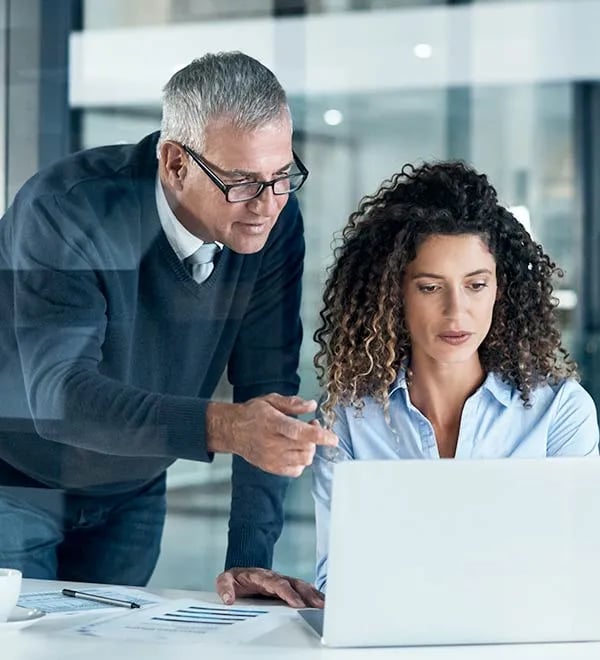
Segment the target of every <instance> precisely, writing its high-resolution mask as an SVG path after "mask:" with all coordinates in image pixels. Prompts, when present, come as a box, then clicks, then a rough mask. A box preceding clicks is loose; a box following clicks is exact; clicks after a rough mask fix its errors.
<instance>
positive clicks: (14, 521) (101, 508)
mask: <svg viewBox="0 0 600 660" xmlns="http://www.w3.org/2000/svg"><path fill="white" fill-rule="evenodd" d="M165 511H166V502H165V475H162V476H160V477H158V478H157V479H155V480H154V481H152V482H151V483H149V484H147V485H146V486H144V487H142V488H140V489H138V490H137V491H134V492H128V493H122V494H119V495H102V496H87V495H86V496H83V495H74V494H71V493H66V492H64V491H60V490H52V489H49V488H48V489H46V488H24V487H2V486H0V566H3V567H10V568H18V569H19V570H21V571H22V572H23V576H24V577H28V578H41V579H48V580H72V581H76V582H101V583H105V584H127V585H136V586H144V585H146V584H147V583H148V580H149V579H150V576H151V575H152V571H153V570H154V567H155V565H156V562H157V560H158V555H159V553H160V542H161V537H162V530H163V526H164V521H165Z"/></svg>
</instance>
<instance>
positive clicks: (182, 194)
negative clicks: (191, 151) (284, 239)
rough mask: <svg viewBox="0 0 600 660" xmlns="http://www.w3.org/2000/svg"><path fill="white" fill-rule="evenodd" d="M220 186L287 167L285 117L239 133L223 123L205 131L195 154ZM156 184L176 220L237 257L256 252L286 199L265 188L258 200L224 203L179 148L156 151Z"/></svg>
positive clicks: (260, 178)
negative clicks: (159, 183)
mask: <svg viewBox="0 0 600 660" xmlns="http://www.w3.org/2000/svg"><path fill="white" fill-rule="evenodd" d="M200 155H201V156H202V158H203V159H204V161H205V162H206V163H207V164H208V165H210V167H211V169H212V170H213V171H214V172H215V174H216V175H217V176H218V177H219V178H220V179H221V180H222V181H223V183H226V184H235V183H248V182H252V181H271V180H272V179H275V178H277V177H279V176H284V175H285V174H287V173H288V172H289V171H290V170H291V168H292V165H293V155H292V130H291V125H290V121H289V119H288V118H287V117H285V115H284V116H282V118H281V119H279V120H277V121H273V122H271V123H268V124H265V125H263V126H261V127H259V128H257V129H254V130H250V131H241V130H238V129H235V128H233V127H232V126H231V124H230V123H229V122H212V123H210V124H209V125H208V126H207V127H206V131H205V146H204V149H203V151H202V153H201V154H200ZM161 180H162V182H163V187H164V188H165V193H166V194H167V199H168V200H169V203H170V205H171V208H172V209H173V211H174V213H175V215H176V216H177V218H178V220H179V221H180V222H181V223H182V224H183V226H184V227H185V228H186V229H187V230H188V231H190V232H191V233H192V234H194V235H196V236H198V237H199V238H201V239H202V240H204V241H218V242H220V243H223V244H225V245H226V246H227V247H228V248H230V249H232V250H234V251H235V252H238V253H240V254H252V253H254V252H258V251H259V250H261V249H262V247H263V246H264V244H265V243H266V241H267V238H268V237H269V233H270V231H271V229H272V228H273V226H274V225H275V222H276V221H277V218H278V216H279V214H280V212H281V210H282V209H283V207H284V206H285V204H286V202H287V200H288V195H274V194H273V190H272V188H270V187H268V188H265V189H264V190H263V191H262V193H261V195H260V196H259V197H256V198H254V199H251V200H248V201H246V202H236V203H233V204H232V203H230V202H228V201H227V200H226V199H225V195H224V194H223V192H222V191H221V190H220V189H219V188H218V187H217V186H216V185H215V183H214V182H213V181H211V179H210V178H209V177H208V176H207V174H206V173H205V172H204V171H203V170H202V169H201V168H200V167H199V166H198V165H197V164H196V163H195V162H194V161H193V159H192V158H191V157H190V156H188V155H187V154H186V153H185V151H184V150H183V149H182V148H181V146H180V145H178V144H175V143H165V144H164V145H163V147H162V149H161Z"/></svg>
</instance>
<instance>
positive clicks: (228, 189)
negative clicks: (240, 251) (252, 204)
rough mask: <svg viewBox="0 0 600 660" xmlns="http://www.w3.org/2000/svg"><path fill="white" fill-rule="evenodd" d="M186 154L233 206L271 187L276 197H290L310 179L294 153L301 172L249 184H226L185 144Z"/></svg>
mask: <svg viewBox="0 0 600 660" xmlns="http://www.w3.org/2000/svg"><path fill="white" fill-rule="evenodd" d="M181 146H182V147H183V148H184V149H185V151H186V153H187V154H188V155H189V156H191V157H192V159H193V160H194V162H195V163H196V165H198V167H199V168H200V169H201V170H202V171H203V172H204V173H205V174H206V175H207V176H208V178H209V179H210V180H211V181H212V182H213V183H214V184H215V185H216V186H217V187H218V188H220V189H221V192H222V193H223V194H224V195H225V199H226V200H227V201H228V202H231V203H232V204H234V203H236V202H247V201H248V200H250V199H254V198H255V197H258V196H259V195H260V194H261V193H262V191H263V190H264V189H265V188H268V187H271V189H272V190H273V194H274V195H289V193H292V192H295V191H296V190H300V188H302V186H303V185H304V182H305V181H306V178H307V177H308V170H307V169H306V167H305V166H304V163H303V162H302V161H301V160H300V159H299V158H298V156H297V155H296V154H295V153H294V152H293V151H292V154H293V156H294V163H295V164H296V167H297V168H298V169H299V170H300V171H299V172H292V173H291V174H286V175H285V176H280V177H277V178H276V179H273V180H272V181H251V182H249V183H225V182H224V181H221V179H220V178H219V177H218V176H217V174H216V173H215V172H214V171H213V170H212V169H211V168H210V167H209V165H208V164H207V162H206V161H205V160H204V159H203V158H202V157H201V156H200V155H199V154H197V153H196V152H195V151H194V150H193V149H190V148H189V147H186V146H185V144H183V145H181Z"/></svg>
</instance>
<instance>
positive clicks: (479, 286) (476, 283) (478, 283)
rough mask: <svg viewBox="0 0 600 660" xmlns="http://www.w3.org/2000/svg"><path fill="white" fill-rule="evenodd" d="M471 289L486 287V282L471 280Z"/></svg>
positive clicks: (478, 289)
mask: <svg viewBox="0 0 600 660" xmlns="http://www.w3.org/2000/svg"><path fill="white" fill-rule="evenodd" d="M469 286H470V287H471V289H473V291H481V290H482V289H485V288H486V287H487V282H473V283H472V284H470V285H469Z"/></svg>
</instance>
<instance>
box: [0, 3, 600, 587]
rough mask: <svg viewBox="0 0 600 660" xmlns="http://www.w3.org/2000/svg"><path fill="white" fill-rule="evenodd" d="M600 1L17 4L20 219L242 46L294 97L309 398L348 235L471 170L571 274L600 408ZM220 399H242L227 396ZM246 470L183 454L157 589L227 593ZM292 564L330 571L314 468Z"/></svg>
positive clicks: (296, 527)
mask: <svg viewBox="0 0 600 660" xmlns="http://www.w3.org/2000/svg"><path fill="white" fill-rule="evenodd" d="M598 25H600V0H531V1H529V0H472V1H467V0H464V1H460V0H446V1H444V0H244V1H243V2H240V1H238V0H0V53H1V54H0V61H2V62H4V66H2V67H0V209H4V208H5V205H6V204H7V203H10V201H11V199H12V197H13V195H14V193H15V191H16V190H17V189H18V187H19V186H20V185H21V184H22V183H23V181H24V180H25V179H26V178H27V177H28V176H30V175H31V174H32V173H33V172H34V171H35V170H36V169H38V168H39V167H41V166H43V165H45V164H47V163H49V162H51V161H53V160H55V159H56V158H59V157H60V156H62V155H64V154H65V153H68V152H69V151H72V150H76V149H80V148H85V147H91V146H96V145H100V144H108V143H114V142H120V141H137V140H138V139H140V138H141V137H142V136H143V135H145V134H146V133H149V132H151V131H153V130H156V129H157V128H158V127H159V121H160V93H161V87H162V85H163V84H164V83H165V82H166V80H167V79H168V78H169V76H170V75H171V74H172V73H173V72H174V71H176V70H177V69H179V68H180V67H181V66H183V65H185V64H187V63H188V62H189V61H190V60H191V59H193V58H194V57H198V56H200V55H202V54H203V53H205V52H208V51H218V50H242V51H245V52H247V53H249V54H251V55H253V56H255V57H257V58H258V59H260V60H261V61H262V62H264V63H265V64H267V65H268V66H269V67H270V68H272V70H273V71H274V72H275V73H276V74H277V76H278V77H279V78H280V80H281V81H282V83H283V85H284V87H285V88H286V89H287V90H288V93H289V98H290V103H291V107H292V113H293V116H294V121H295V148H296V150H297V151H298V152H299V154H300V155H301V157H302V159H303V161H304V162H305V163H306V164H307V166H308V167H309V169H310V172H311V174H310V178H309V180H308V183H307V185H306V186H305V187H304V188H303V190H302V191H301V192H300V201H301V204H302V208H303V212H304V217H305V222H306V236H307V241H308V250H307V260H306V267H305V285H304V301H303V320H304V326H305V341H304V345H303V350H302V361H301V376H302V394H304V395H305V396H307V397H314V396H317V394H318V389H317V384H316V379H315V375H314V371H313V367H312V356H313V354H314V351H315V346H314V344H313V342H312V333H313V331H314V329H315V327H316V323H317V314H318V309H319V301H320V295H321V288H322V285H323V281H324V273H325V268H326V266H327V264H328V263H329V262H330V258H331V242H332V238H333V237H334V235H335V234H336V232H338V231H339V230H340V229H341V227H342V226H343V225H344V223H345V220H346V218H347V216H348V214H349V213H350V212H351V211H352V210H353V209H354V207H355V206H356V204H357V202H358V200H359V199H360V198H361V197H362V196H363V195H364V194H367V193H371V192H373V191H374V190H375V189H376V187H377V186H378V184H379V183H380V182H381V180H382V179H383V178H386V177H388V176H389V175H390V174H391V173H393V172H396V171H398V170H399V169H400V168H401V167H402V165H403V164H404V163H406V162H420V161H423V160H426V159H445V158H463V159H466V160H468V161H470V162H471V163H473V164H474V165H475V166H476V167H477V168H478V169H480V170H481V171H484V172H486V173H487V174H489V176H490V178H491V180H492V182H493V183H494V184H495V185H496V187H497V189H498V192H499V195H500V198H501V200H502V201H503V202H504V203H505V204H506V205H507V206H510V207H513V208H514V211H515V214H517V215H518V217H519V218H520V219H521V220H522V221H523V222H524V223H525V224H526V225H527V226H528V228H530V231H531V232H532V234H533V236H534V237H535V238H536V239H537V240H538V241H541V242H542V243H543V244H544V247H545V248H546V250H547V251H548V252H550V254H551V255H552V256H553V257H554V258H555V259H556V261H557V262H558V263H559V264H560V265H561V266H562V267H563V268H564V270H565V277H564V279H563V280H562V281H561V283H560V285H559V289H558V291H557V297H558V298H559V301H560V303H559V309H560V317H561V321H562V326H563V332H564V336H565V340H566V344H567V346H568V347H569V349H570V350H571V351H572V353H573V354H574V355H575V357H576V358H577V360H578V361H579V363H580V365H581V367H582V371H583V378H584V385H585V386H586V387H587V388H588V389H589V390H590V391H591V392H592V394H593V396H594V398H595V400H596V403H597V404H598V405H600V368H599V366H598V355H599V351H600V343H599V342H600V334H599V333H600V40H599V39H598V38H597V27H598ZM218 395H219V396H220V397H223V398H226V397H227V396H228V390H227V385H226V384H223V387H222V388H221V389H220V391H219V393H218ZM228 479H229V461H228V460H227V459H226V458H225V459H224V458H222V457H221V458H220V459H219V460H217V461H216V462H215V465H213V466H206V465H198V464H194V463H189V462H179V463H177V464H176V465H175V466H174V467H173V468H172V469H171V470H170V474H169V514H168V519H167V527H166V532H165V537H164V542H163V553H162V556H161V560H160V562H159V565H158V568H157V570H156V573H155V575H154V577H153V584H154V585H156V586H172V587H189V588H212V584H213V579H214V576H215V575H216V573H218V572H219V571H220V570H221V566H222V562H223V558H224V551H225V539H226V528H227V516H228V506H229V495H228V493H229V483H228ZM287 515H288V520H287V523H286V528H285V531H284V535H283V537H282V539H281V540H280V542H279V543H278V545H277V548H276V559H275V568H277V569H278V570H281V571H283V572H286V573H288V574H294V575H298V576H301V577H304V578H306V579H312V574H313V562H314V530H313V512H312V501H311V498H310V474H309V473H306V474H305V475H303V477H302V478H301V479H299V480H297V481H296V482H294V484H293V485H292V487H291V489H290V494H289V498H288V505H287Z"/></svg>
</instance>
